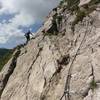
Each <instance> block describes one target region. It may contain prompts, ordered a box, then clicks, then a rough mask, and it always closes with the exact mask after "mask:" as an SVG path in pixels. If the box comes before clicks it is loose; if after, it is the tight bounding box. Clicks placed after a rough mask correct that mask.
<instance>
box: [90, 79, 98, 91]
mask: <svg viewBox="0 0 100 100" xmlns="http://www.w3.org/2000/svg"><path fill="white" fill-rule="evenodd" d="M90 88H91V89H92V90H94V89H95V88H97V83H96V82H95V80H93V81H92V82H91V83H90Z"/></svg>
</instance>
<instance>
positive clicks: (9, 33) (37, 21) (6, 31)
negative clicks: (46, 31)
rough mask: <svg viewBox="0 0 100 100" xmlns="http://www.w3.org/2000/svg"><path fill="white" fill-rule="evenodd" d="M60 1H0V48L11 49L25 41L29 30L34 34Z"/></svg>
mask: <svg viewBox="0 0 100 100" xmlns="http://www.w3.org/2000/svg"><path fill="white" fill-rule="evenodd" d="M59 1H60V0H0V47H7V48H12V47H14V46H15V45H17V44H19V43H22V42H23V41H25V38H24V37H23V34H24V32H25V31H28V29H29V28H31V29H32V31H33V32H35V31H36V30H37V29H38V28H39V27H40V26H41V23H42V21H43V20H44V18H45V17H46V16H47V15H48V13H49V12H50V11H51V9H52V8H54V7H55V6H57V5H58V3H59Z"/></svg>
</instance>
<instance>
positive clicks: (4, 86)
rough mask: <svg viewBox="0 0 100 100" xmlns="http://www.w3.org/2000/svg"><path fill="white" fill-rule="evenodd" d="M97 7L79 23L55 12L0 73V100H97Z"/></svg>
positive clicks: (74, 17)
mask: <svg viewBox="0 0 100 100" xmlns="http://www.w3.org/2000/svg"><path fill="white" fill-rule="evenodd" d="M80 1H84V0H80ZM99 7H100V5H99V3H97V4H95V9H92V11H91V12H89V13H88V14H87V13H85V14H87V15H85V16H84V17H83V16H82V17H81V18H82V20H81V19H80V20H77V19H78V18H80V16H81V15H80V16H77V15H78V12H77V14H76V15H75V13H74V12H73V13H72V12H71V11H69V10H68V9H67V8H65V6H63V5H62V6H60V7H59V6H58V7H57V8H55V9H54V10H53V11H52V12H51V13H50V15H49V16H48V18H47V19H46V21H45V22H44V25H43V26H42V27H41V29H39V31H38V32H37V35H36V37H34V38H33V39H32V40H31V41H29V43H28V44H27V45H25V46H20V47H19V48H17V49H16V51H15V53H14V54H13V57H12V58H11V59H10V61H9V62H8V63H7V64H6V65H5V66H4V68H3V69H2V71H1V73H0V95H1V97H0V100H100V10H99V9H100V8H99ZM85 9H87V8H85ZM90 9H91V7H90V8H89V9H87V10H89V11H90ZM80 12H83V11H80ZM54 20H55V22H54ZM76 21H77V22H76ZM75 22H76V23H75ZM55 23H56V28H57V31H56V30H54V29H55V27H54V26H55V25H54V24H55ZM73 23H74V24H73ZM53 25H54V26H53ZM72 26H73V27H74V31H73V30H72V28H73V27H72ZM51 27H53V28H51ZM48 30H51V31H50V32H51V33H47V32H48Z"/></svg>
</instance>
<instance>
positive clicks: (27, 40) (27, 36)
mask: <svg viewBox="0 0 100 100" xmlns="http://www.w3.org/2000/svg"><path fill="white" fill-rule="evenodd" d="M30 35H33V34H32V33H31V31H30V30H29V31H28V32H27V33H25V35H24V36H25V37H26V44H27V43H28V42H29V41H30Z"/></svg>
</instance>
